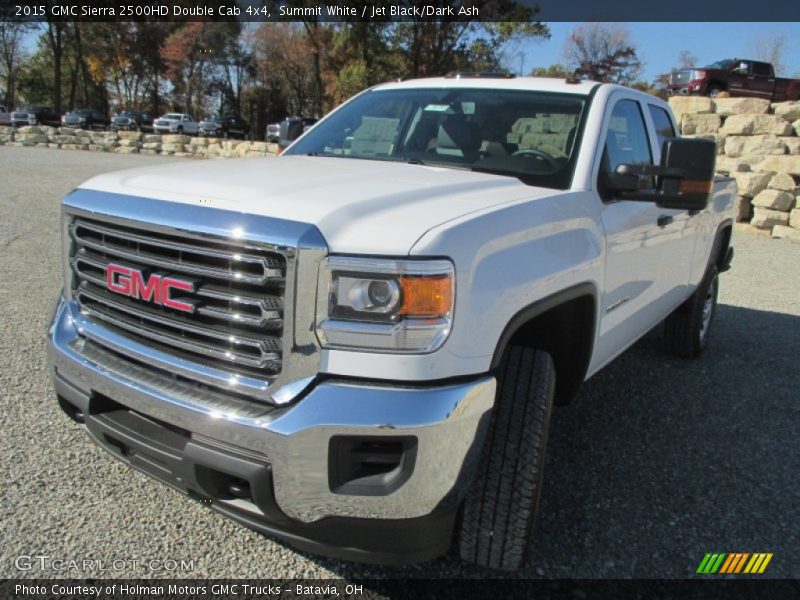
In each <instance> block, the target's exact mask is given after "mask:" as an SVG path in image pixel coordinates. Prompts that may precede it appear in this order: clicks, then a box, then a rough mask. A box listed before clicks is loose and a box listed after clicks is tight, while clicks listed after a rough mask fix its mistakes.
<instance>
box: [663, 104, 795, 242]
mask: <svg viewBox="0 0 800 600" xmlns="http://www.w3.org/2000/svg"><path fill="white" fill-rule="evenodd" d="M669 103H670V105H671V106H672V111H673V112H674V113H675V118H676V119H677V121H678V123H679V125H680V128H681V133H682V134H683V135H684V136H686V137H703V138H708V139H713V140H715V141H716V142H717V152H718V156H717V171H718V172H719V173H721V174H723V175H730V176H731V177H733V178H734V179H736V183H737V184H738V187H739V203H738V209H737V220H738V221H739V222H741V223H747V224H749V225H750V227H749V228H750V229H752V230H753V231H758V232H763V233H765V234H766V233H768V234H771V235H772V236H773V237H788V238H790V239H793V240H797V241H800V102H781V103H777V104H776V103H770V102H769V101H767V100H763V99H760V98H719V99H716V100H711V99H710V98H702V97H694V96H689V97H686V96H678V97H673V98H670V101H669Z"/></svg>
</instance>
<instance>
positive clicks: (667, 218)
mask: <svg viewBox="0 0 800 600" xmlns="http://www.w3.org/2000/svg"><path fill="white" fill-rule="evenodd" d="M674 220H675V219H674V218H673V217H672V215H661V216H660V217H658V221H656V223H657V224H658V226H659V227H666V226H667V225H669V224H670V223H672V222H673V221H674Z"/></svg>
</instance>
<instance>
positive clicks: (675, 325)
mask: <svg viewBox="0 0 800 600" xmlns="http://www.w3.org/2000/svg"><path fill="white" fill-rule="evenodd" d="M718 293H719V273H718V271H717V267H716V266H715V265H712V266H711V268H710V269H709V270H708V272H707V273H706V276H705V277H704V278H703V281H702V282H701V283H700V285H699V286H698V288H697V289H696V290H695V291H694V294H692V295H691V296H690V297H689V299H688V300H686V302H684V303H683V304H681V305H680V306H679V307H678V308H676V309H675V311H674V312H673V313H672V314H671V315H670V316H668V317H667V319H666V321H664V342H665V346H666V350H667V352H669V353H670V354H672V355H674V356H677V357H679V358H697V357H698V356H700V355H701V354H702V353H703V350H705V349H706V346H708V338H709V336H710V334H711V325H712V324H713V322H714V315H716V313H717V295H718Z"/></svg>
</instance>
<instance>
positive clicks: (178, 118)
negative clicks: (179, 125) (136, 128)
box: [161, 113, 182, 121]
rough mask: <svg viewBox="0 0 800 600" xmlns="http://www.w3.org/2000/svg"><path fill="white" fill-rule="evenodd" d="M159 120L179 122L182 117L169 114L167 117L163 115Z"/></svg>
mask: <svg viewBox="0 0 800 600" xmlns="http://www.w3.org/2000/svg"><path fill="white" fill-rule="evenodd" d="M161 118H162V119H172V120H173V121H180V120H181V118H182V117H181V115H179V114H176V113H169V114H167V115H164V116H163V117H161Z"/></svg>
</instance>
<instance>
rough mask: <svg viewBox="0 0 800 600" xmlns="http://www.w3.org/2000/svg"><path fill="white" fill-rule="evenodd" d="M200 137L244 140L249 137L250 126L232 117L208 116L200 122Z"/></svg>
mask: <svg viewBox="0 0 800 600" xmlns="http://www.w3.org/2000/svg"><path fill="white" fill-rule="evenodd" d="M200 135H209V136H214V137H222V138H229V137H232V138H239V139H242V140H245V139H248V138H249V137H250V125H248V124H247V122H245V121H243V120H242V119H240V118H239V117H236V116H233V115H228V116H224V115H215V116H208V117H206V118H205V119H203V120H202V121H200Z"/></svg>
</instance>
